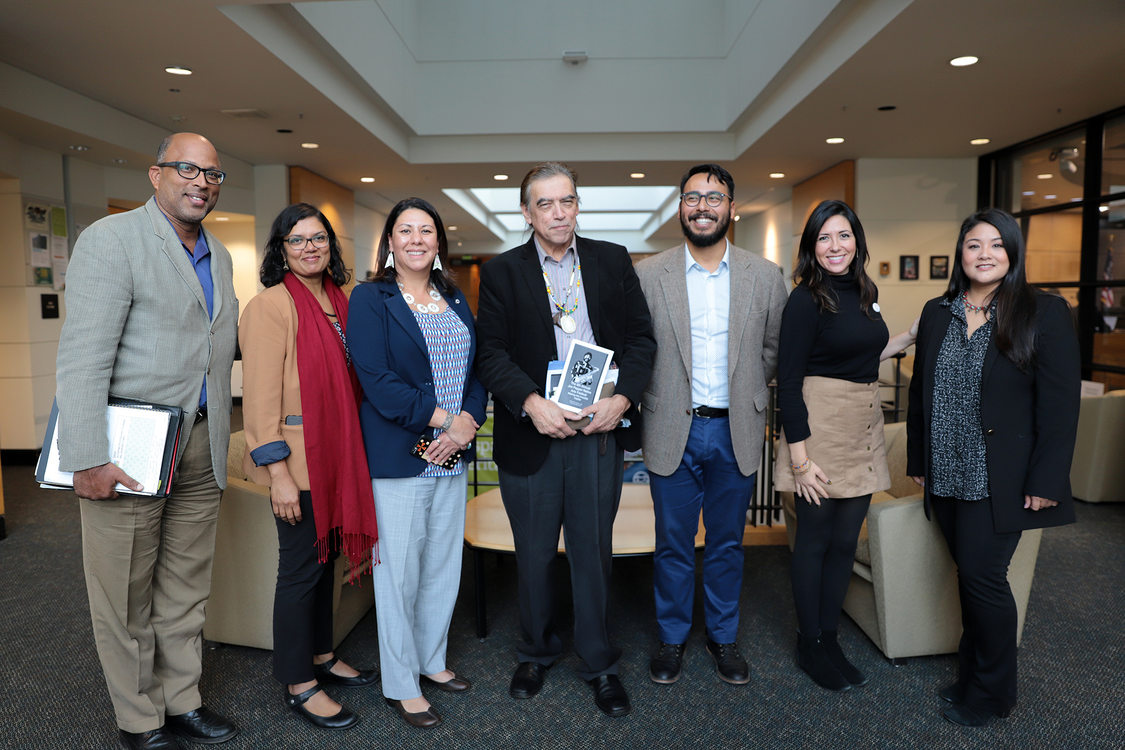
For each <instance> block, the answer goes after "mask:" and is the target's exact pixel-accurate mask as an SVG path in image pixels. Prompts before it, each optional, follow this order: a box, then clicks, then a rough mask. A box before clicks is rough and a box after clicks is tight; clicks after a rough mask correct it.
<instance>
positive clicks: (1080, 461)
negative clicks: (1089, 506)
mask: <svg viewBox="0 0 1125 750" xmlns="http://www.w3.org/2000/svg"><path fill="white" fill-rule="evenodd" d="M1123 445H1125V390H1120V391H1110V392H1109V393H1107V394H1105V395H1103V396H1089V397H1087V398H1084V399H1082V403H1081V405H1080V406H1079V407H1078V439H1077V441H1075V444H1074V463H1072V464H1071V466H1070V484H1071V490H1072V492H1074V496H1075V497H1076V498H1078V499H1079V500H1085V501H1086V502H1088V503H1125V461H1123V460H1122V450H1123V449H1122V446H1123Z"/></svg>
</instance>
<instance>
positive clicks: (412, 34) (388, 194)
mask: <svg viewBox="0 0 1125 750" xmlns="http://www.w3.org/2000/svg"><path fill="white" fill-rule="evenodd" d="M0 18H2V19H3V22H2V25H0V132H5V133H8V134H10V135H12V136H14V137H16V138H17V139H19V140H21V141H24V142H27V143H30V144H33V145H37V146H41V147H43V148H48V149H52V150H56V151H59V152H61V153H62V152H66V147H67V146H68V145H70V144H72V143H75V142H76V141H80V142H82V143H83V144H85V145H88V146H90V150H89V151H87V152H84V153H83V154H82V155H81V158H85V159H89V160H91V161H94V162H97V163H99V164H103V165H110V164H112V160H113V159H125V160H127V161H128V163H129V166H130V167H135V166H141V165H147V164H148V163H149V161H150V160H151V156H150V151H151V150H152V148H153V147H154V145H155V143H156V142H157V141H158V140H159V138H160V137H161V136H162V135H163V134H164V133H166V132H169V131H172V130H180V129H190V130H196V131H198V132H202V133H204V134H206V135H207V136H208V137H210V138H211V139H212V141H214V142H215V143H216V145H217V146H218V147H219V149H220V151H221V152H222V154H223V155H224V166H225V168H226V169H227V170H228V172H229V173H230V175H231V177H230V183H231V185H232V186H234V187H238V186H241V187H244V188H252V187H253V177H252V172H251V170H250V167H251V166H254V165H261V164H293V165H301V166H304V167H307V168H309V169H311V170H313V171H314V172H317V173H319V174H321V175H323V176H325V177H328V178H329V179H332V180H334V181H335V182H338V183H339V184H341V185H344V186H345V187H348V188H351V189H353V190H354V191H355V192H356V197H357V200H358V201H359V202H361V203H363V204H365V205H368V206H371V207H372V208H375V209H381V210H385V209H386V208H387V207H388V206H389V205H390V204H391V203H393V202H394V201H396V200H398V199H399V198H401V197H404V196H407V195H414V194H416V195H422V196H424V197H426V198H428V199H430V200H433V201H434V202H435V204H436V205H437V206H438V208H439V209H440V210H441V211H442V214H443V218H445V220H446V221H447V223H450V224H456V225H458V232H457V236H458V238H463V239H465V240H467V241H473V240H484V239H487V238H489V237H491V236H492V234H493V233H492V232H490V230H489V229H488V225H489V219H488V217H487V216H480V217H478V216H474V214H473V213H470V212H469V211H467V210H466V209H464V208H462V207H461V206H459V205H458V204H457V203H456V202H455V201H453V200H452V199H451V198H449V197H448V196H449V194H450V193H449V192H445V193H443V189H444V190H447V191H453V192H454V193H456V191H464V190H466V189H468V188H482V187H492V186H495V185H496V184H497V183H495V182H493V181H492V175H493V174H494V173H496V172H506V173H508V174H510V175H512V178H513V181H518V179H519V177H520V176H521V175H522V174H523V173H524V172H525V171H526V169H527V168H528V166H529V165H530V164H531V163H534V162H537V161H540V160H544V159H562V160H565V161H568V162H570V163H571V164H572V166H574V167H575V168H576V169H577V170H578V172H579V175H580V178H581V184H580V187H581V186H583V185H585V186H593V185H620V184H624V183H629V182H631V181H630V180H629V179H628V174H629V173H630V172H633V171H638V170H639V171H643V172H645V173H646V178H645V179H644V180H642V181H640V182H641V184H648V185H676V184H678V181H679V177H680V175H681V174H682V173H683V171H684V170H685V169H686V168H687V167H688V166H690V165H691V164H694V163H697V162H700V161H712V160H714V161H719V162H721V163H724V164H725V165H727V166H728V168H730V169H731V171H732V173H733V174H734V176H735V179H736V182H737V184H738V190H737V194H736V200H737V203H738V205H739V206H740V210H742V211H743V212H752V211H754V210H760V209H761V208H763V207H766V206H768V205H771V204H773V203H776V202H777V200H778V197H779V196H784V195H786V194H787V189H788V187H789V186H791V185H792V184H794V183H795V182H799V181H801V180H803V179H805V178H807V177H809V176H811V175H813V174H815V173H817V172H819V171H820V170H822V169H824V168H826V167H828V166H831V165H832V164H834V163H836V162H838V161H840V160H842V159H849V158H859V157H937V158H949V157H970V156H975V155H978V154H980V153H982V152H984V151H987V150H990V149H994V148H999V147H1003V146H1006V145H1010V144H1012V143H1015V142H1018V141H1020V140H1023V139H1026V138H1029V137H1032V136H1035V135H1037V134H1039V133H1043V132H1046V131H1049V130H1052V129H1055V128H1058V127H1061V126H1064V125H1067V124H1069V123H1072V122H1075V121H1077V120H1080V119H1082V118H1085V117H1088V116H1090V115H1093V114H1096V113H1099V112H1103V111H1107V110H1109V109H1113V108H1115V107H1118V106H1121V105H1122V104H1125V77H1123V76H1122V75H1121V71H1120V66H1121V61H1122V57H1121V50H1122V35H1123V32H1125V3H1121V2H1110V1H1108V0H1067V1H1066V2H1060V1H1059V0H989V1H988V2H980V0H975V1H973V0H914V2H910V1H909V0H841V1H840V2H833V1H832V0H799V1H798V0H694V2H687V3H684V2H679V1H677V2H671V1H670V0H613V1H612V2H607V0H568V1H567V2H565V3H562V2H558V0H554V1H552V2H547V1H546V0H472V1H470V0H461V1H460V2H456V1H454V0H413V1H411V0H350V1H339V0H330V1H325V2H301V3H275V2H269V1H268V0H242V1H237V0H235V1H233V2H232V1H231V0H226V1H224V2H218V1H216V0H193V1H192V2H168V1H165V0H161V1H156V0H99V2H76V0H35V2H26V1H22V0H0ZM566 50H580V51H583V52H585V53H586V55H587V56H588V59H587V60H586V62H584V63H581V64H579V65H576V66H571V65H567V64H566V63H564V62H563V61H562V55H563V52H564V51H566ZM962 54H974V55H977V56H979V57H980V58H981V61H980V63H979V64H977V65H975V66H972V67H970V68H952V67H950V66H949V65H948V61H949V59H951V58H952V57H955V56H958V55H962ZM173 63H176V64H181V65H186V66H188V67H190V68H191V69H192V70H193V71H194V75H192V76H190V77H186V78H181V77H173V76H170V75H168V74H167V73H165V72H164V71H163V68H164V67H165V66H166V65H169V64H173ZM172 88H177V89H179V91H177V92H172V91H170V89H172ZM883 105H894V106H895V107H896V109H895V110H894V111H890V112H881V111H877V108H878V107H880V106H883ZM235 109H241V110H255V111H257V112H260V113H261V114H262V115H263V116H262V117H233V116H231V115H229V114H223V113H222V110H235ZM278 129H290V130H292V131H293V132H292V133H278V132H277V130H278ZM835 135H839V136H842V137H844V138H845V139H846V142H845V143H844V144H842V145H837V146H830V145H827V144H825V143H824V139H825V138H826V137H828V136H835ZM982 136H983V137H988V138H991V139H992V143H991V144H989V145H988V146H983V147H980V146H970V145H969V139H971V138H975V137H982ZM303 141H315V142H318V143H320V144H321V145H320V148H318V149H316V150H315V151H310V150H305V149H302V148H300V143H301V142H303ZM775 171H780V172H784V173H785V174H786V178H785V179H783V180H770V179H769V178H768V176H767V175H768V173H769V172H775ZM361 176H371V177H374V178H375V181H374V182H372V183H370V184H362V183H360V182H359V178H360V177H361ZM655 232H656V236H660V234H661V233H665V234H667V235H668V236H675V235H676V233H677V232H678V228H677V227H675V226H674V223H673V222H669V221H665V222H663V224H661V226H660V227H659V228H657V229H655Z"/></svg>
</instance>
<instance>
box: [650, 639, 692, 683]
mask: <svg viewBox="0 0 1125 750" xmlns="http://www.w3.org/2000/svg"><path fill="white" fill-rule="evenodd" d="M683 664H684V644H682V643H663V642H661V644H660V651H658V652H657V653H656V656H654V657H652V659H651V660H650V661H649V663H648V676H649V677H651V678H652V681H653V682H655V683H656V684H658V685H671V684H672V683H674V682H675V681H676V680H678V679H680V673H681V671H682V669H683Z"/></svg>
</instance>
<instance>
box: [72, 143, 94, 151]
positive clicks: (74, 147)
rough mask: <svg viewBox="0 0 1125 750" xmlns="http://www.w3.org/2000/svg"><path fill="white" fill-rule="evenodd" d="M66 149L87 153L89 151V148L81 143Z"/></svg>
mask: <svg viewBox="0 0 1125 750" xmlns="http://www.w3.org/2000/svg"><path fill="white" fill-rule="evenodd" d="M67 148H69V149H70V150H71V151H89V150H90V147H89V146H83V145H82V144H81V143H75V144H72V145H70V146H67Z"/></svg>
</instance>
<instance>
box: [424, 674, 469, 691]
mask: <svg viewBox="0 0 1125 750" xmlns="http://www.w3.org/2000/svg"><path fill="white" fill-rule="evenodd" d="M421 678H422V684H424V685H433V686H434V687H436V688H437V689H438V690H444V691H445V692H447V693H463V692H465V691H466V690H468V689H469V688H471V687H472V686H473V683H471V682H469V681H468V680H466V679H465V678H464V677H458V676H457V675H453V676H452V677H450V678H449V679H448V680H446V681H445V682H438V681H437V680H435V679H432V678H430V677H427V676H426V675H421Z"/></svg>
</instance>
